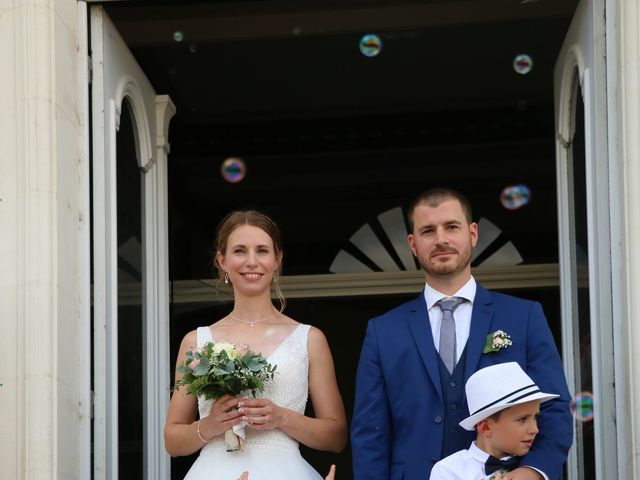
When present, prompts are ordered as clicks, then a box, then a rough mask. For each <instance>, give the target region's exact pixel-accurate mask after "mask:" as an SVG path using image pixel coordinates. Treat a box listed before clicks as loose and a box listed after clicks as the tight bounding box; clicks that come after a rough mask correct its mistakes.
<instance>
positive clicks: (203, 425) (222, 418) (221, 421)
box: [200, 394, 242, 440]
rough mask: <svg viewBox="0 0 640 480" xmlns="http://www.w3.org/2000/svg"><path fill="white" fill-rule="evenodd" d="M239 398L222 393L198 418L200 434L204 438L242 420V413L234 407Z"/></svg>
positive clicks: (210, 437) (219, 432) (214, 435)
mask: <svg viewBox="0 0 640 480" xmlns="http://www.w3.org/2000/svg"><path fill="white" fill-rule="evenodd" d="M239 401H240V399H239V398H237V397H233V396H231V395H228V394H227V395H222V396H221V397H218V399H217V400H216V401H215V402H213V405H211V412H210V413H209V415H208V416H207V417H203V418H202V420H200V434H201V435H202V437H203V438H205V439H206V440H211V439H212V438H213V437H217V436H218V435H222V434H223V433H224V432H226V431H227V430H229V429H230V428H231V427H233V426H234V425H238V424H239V423H240V422H241V421H242V414H241V413H240V412H239V411H238V409H237V408H236V407H237V406H238V402H239Z"/></svg>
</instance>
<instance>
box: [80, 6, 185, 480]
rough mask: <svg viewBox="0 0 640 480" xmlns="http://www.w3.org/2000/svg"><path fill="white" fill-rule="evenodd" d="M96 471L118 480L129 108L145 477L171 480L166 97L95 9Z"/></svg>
mask: <svg viewBox="0 0 640 480" xmlns="http://www.w3.org/2000/svg"><path fill="white" fill-rule="evenodd" d="M90 18H91V20H90V21H91V56H92V59H91V61H92V67H93V77H92V112H93V123H92V128H93V146H92V147H93V249H94V254H93V269H94V271H93V278H94V283H93V309H94V314H93V318H94V326H93V328H94V345H93V359H94V471H93V475H94V478H95V479H96V480H103V479H104V480H107V479H108V480H115V479H117V478H118V379H117V374H118V278H117V275H118V268H117V257H118V251H117V249H118V245H117V214H116V212H117V198H116V191H117V190H116V187H117V185H116V161H117V159H116V132H117V130H118V128H119V124H120V112H121V110H122V108H123V102H124V101H127V102H128V103H129V105H130V106H131V113H132V119H133V123H134V129H135V137H136V155H137V159H138V166H139V168H140V170H141V172H142V175H143V187H142V195H143V199H142V210H143V211H142V222H143V224H142V235H143V241H142V248H143V260H142V261H143V282H144V284H143V305H142V311H143V315H144V321H143V323H144V327H143V338H144V342H145V345H144V349H145V356H144V358H145V363H144V366H143V371H144V373H145V378H144V380H143V381H144V384H143V392H144V393H143V395H144V404H145V406H146V408H145V409H144V411H145V412H146V417H145V418H144V421H143V424H144V449H143V450H144V456H145V458H144V474H145V477H144V478H146V479H162V478H169V473H170V472H169V469H170V462H169V456H168V455H167V454H166V452H165V450H164V443H163V435H162V431H163V426H164V418H165V414H166V409H167V406H168V401H169V386H170V366H169V276H168V248H167V244H168V219H167V154H168V151H169V144H168V141H167V139H168V128H169V121H170V119H171V117H172V116H173V114H174V113H175V107H174V105H173V103H172V102H171V99H170V98H169V97H167V96H166V95H156V94H155V91H154V90H153V87H152V86H151V84H150V83H149V81H148V79H147V78H146V76H145V75H144V73H143V72H142V69H141V68H140V67H139V65H138V64H137V62H136V61H135V59H134V57H133V55H132V54H131V52H130V51H129V50H128V48H127V47H126V44H125V43H124V41H123V40H122V38H121V37H120V35H119V34H118V32H117V30H116V29H115V27H114V26H113V24H112V23H111V20H110V19H109V18H108V16H107V14H106V13H105V11H104V9H103V8H102V7H100V6H92V7H91V10H90Z"/></svg>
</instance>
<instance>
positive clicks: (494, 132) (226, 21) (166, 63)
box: [104, 0, 577, 480]
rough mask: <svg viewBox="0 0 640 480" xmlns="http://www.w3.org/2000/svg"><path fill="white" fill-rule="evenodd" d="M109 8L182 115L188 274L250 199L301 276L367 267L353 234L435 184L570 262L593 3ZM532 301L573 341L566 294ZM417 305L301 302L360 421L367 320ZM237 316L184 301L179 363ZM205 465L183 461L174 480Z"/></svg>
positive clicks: (177, 209)
mask: <svg viewBox="0 0 640 480" xmlns="http://www.w3.org/2000/svg"><path fill="white" fill-rule="evenodd" d="M104 5H105V8H106V10H107V12H108V14H109V16H110V17H111V18H112V20H113V21H114V23H115V24H116V26H117V27H118V29H119V31H120V32H121V34H122V36H123V38H124V39H125V41H126V43H127V45H128V46H129V48H130V49H131V51H132V52H133V53H134V55H135V57H136V58H137V60H138V62H139V63H140V65H141V66H142V68H143V70H144V71H145V73H146V74H147V76H148V77H149V79H150V80H151V82H152V84H153V85H154V87H155V89H156V91H157V92H158V93H159V94H168V95H170V96H171V98H172V100H173V101H174V103H175V105H176V107H177V113H176V116H175V117H174V118H173V119H172V121H171V127H170V142H171V154H170V156H169V168H170V172H169V208H170V211H169V217H170V276H171V280H172V281H174V282H175V281H179V280H192V279H205V278H211V277H213V276H214V272H213V270H212V264H211V251H212V241H213V233H214V230H215V227H216V225H217V224H218V222H219V221H220V219H221V218H222V217H223V216H224V215H225V214H226V213H228V212H229V211H230V210H232V209H237V208H249V207H251V208H258V209H259V210H262V211H264V212H265V213H267V214H269V215H271V216H272V217H273V218H274V219H275V220H276V222H277V223H278V224H279V225H280V227H281V230H282V232H283V236H284V242H285V266H284V273H285V274H288V275H299V274H327V273H330V265H331V262H332V260H333V259H334V258H335V256H336V254H337V253H338V252H339V251H340V250H341V249H345V250H348V251H350V252H352V253H353V254H354V255H355V256H357V257H358V258H361V259H362V260H363V261H365V262H366V260H367V259H366V258H362V254H361V252H358V251H357V249H355V248H354V247H353V245H352V244H350V242H349V238H350V236H351V235H352V234H353V233H354V232H355V231H356V230H358V228H360V227H361V226H362V225H364V224H369V225H371V226H372V228H373V229H374V231H376V232H377V233H379V230H380V227H379V225H378V224H377V220H376V218H377V216H378V215H379V214H380V213H381V212H384V211H387V210H389V209H391V208H395V207H402V208H405V207H406V206H407V204H408V203H409V202H410V201H411V199H412V198H413V197H414V196H415V195H416V194H417V193H419V192H420V191H422V190H424V189H426V188H428V187H430V186H435V185H451V186H454V187H456V188H458V189H460V190H461V191H463V192H464V193H465V194H467V195H468V196H469V197H470V199H471V201H472V204H473V206H474V217H475V218H476V219H479V218H487V219H490V220H491V222H493V223H494V224H495V225H497V226H498V227H499V228H500V230H501V232H502V233H501V237H503V239H504V241H506V240H509V241H511V242H513V244H514V245H515V246H516V247H517V249H518V251H519V252H520V254H521V255H522V258H523V262H524V263H529V264H536V263H555V262H557V255H558V253H557V216H556V178H555V151H554V148H555V146H554V107H553V77H552V76H553V67H554V63H555V58H556V56H557V54H558V52H559V49H560V46H561V44H562V40H563V38H564V36H565V34H566V32H567V29H568V26H569V23H570V21H571V17H572V14H573V11H574V9H575V7H576V5H577V2H576V1H568V0H521V1H513V0H509V1H507V0H451V1H447V0H442V1H413V2H407V1H405V2H399V3H393V4H390V2H383V1H364V0H362V1H360V0H345V1H342V2H337V1H324V2H319V1H305V2H288V1H275V0H273V1H272V0H263V1H238V0H237V1H233V2H221V1H212V2H186V1H182V2H151V1H148V2H147V1H145V2H142V1H139V2H128V1H127V2H124V1H122V2H120V1H114V2H105V4H104ZM368 33H374V34H377V35H378V36H379V38H380V39H381V42H382V48H381V50H380V52H379V54H378V55H377V56H374V57H366V56H364V55H363V54H362V53H361V52H360V50H359V42H360V39H361V38H362V36H363V35H365V34H368ZM519 54H527V55H529V56H530V58H531V59H532V60H533V68H532V69H531V71H530V72H529V73H527V74H521V73H518V72H516V70H515V69H514V59H515V57H516V56H517V55H519ZM229 157H238V158H241V159H242V160H243V161H244V163H245V165H246V176H245V178H244V179H243V180H242V181H240V182H237V183H231V182H228V181H226V180H225V179H224V178H223V176H222V175H221V165H222V163H223V162H224V160H225V159H227V158H229ZM512 185H526V186H527V187H528V188H529V189H530V192H531V199H530V201H529V202H528V203H526V204H525V205H523V206H522V207H521V208H518V209H514V210H511V209H508V208H505V206H504V204H502V203H501V201H500V194H501V192H502V191H503V189H504V188H505V187H508V186H512ZM490 253H491V252H487V253H486V254H485V257H486V256H487V255H489V254H490ZM481 261H482V258H479V259H478V260H477V262H476V263H478V262H481ZM368 265H369V267H370V268H371V270H373V271H376V270H381V268H380V267H379V266H378V265H375V264H371V262H369V264H368ZM518 294H520V295H522V296H529V297H531V298H536V299H538V300H540V301H542V302H543V306H544V307H545V311H546V313H547V315H548V317H549V320H550V323H551V325H552V328H553V329H554V331H555V332H557V337H556V338H557V339H558V341H559V339H560V336H559V330H560V323H559V322H560V318H559V307H558V305H559V300H558V292H557V290H556V289H550V290H539V291H535V292H533V291H529V292H518ZM404 298H406V296H405V297H403V298H402V299H404ZM402 299H401V298H399V297H397V296H380V297H379V298H365V297H358V298H355V297H353V298H345V299H296V300H294V301H291V302H289V308H288V310H287V313H288V314H290V315H291V316H293V317H294V318H298V319H299V320H301V321H303V322H305V323H312V324H314V325H317V326H318V327H320V328H322V329H323V331H325V333H326V334H327V337H328V339H329V342H330V344H331V347H332V350H333V352H334V355H335V357H336V358H335V360H336V368H337V371H338V375H339V383H340V386H341V390H342V393H343V396H344V399H345V404H346V407H347V413H348V415H350V413H351V412H350V408H351V405H352V403H353V377H354V372H355V366H356V361H357V357H358V354H359V348H360V342H361V339H362V335H363V333H364V326H365V324H366V321H367V319H368V318H370V317H371V316H373V315H376V314H379V313H382V312H383V311H385V310H386V309H388V308H390V307H392V306H394V305H396V304H397V303H399V302H400V301H401V300H402ZM228 309H229V305H228V304H224V303H217V304H213V303H212V304H200V305H185V304H178V303H174V304H173V305H172V317H171V335H172V345H173V350H172V355H173V356H175V349H176V346H177V343H179V341H180V339H181V338H182V336H183V335H184V334H185V333H186V332H187V331H188V330H190V329H193V328H194V327H195V326H197V325H203V324H207V323H211V322H213V321H215V319H216V318H219V316H220V315H222V314H224V313H226V311H228ZM304 454H305V456H306V458H308V459H309V461H310V462H311V463H312V464H313V465H314V466H316V467H317V468H318V469H319V471H321V472H325V471H326V469H327V466H328V465H329V464H330V463H337V464H338V469H339V478H340V479H344V480H346V479H349V478H351V477H350V475H351V472H350V467H349V463H350V454H349V452H348V451H346V452H345V453H343V454H340V455H333V454H321V453H317V452H308V451H305V452H304ZM191 461H192V459H190V458H187V459H180V460H175V461H174V463H173V478H182V477H183V476H184V473H185V472H186V469H188V464H189V463H190V462H191ZM134 470H135V469H134ZM123 478H124V477H123ZM131 478H139V477H137V476H135V475H134V476H133V477H131Z"/></svg>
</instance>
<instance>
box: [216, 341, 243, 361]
mask: <svg viewBox="0 0 640 480" xmlns="http://www.w3.org/2000/svg"><path fill="white" fill-rule="evenodd" d="M222 351H224V352H226V353H227V356H228V357H229V359H230V360H235V359H236V358H238V350H236V346H235V345H234V344H233V343H228V342H219V343H214V344H213V353H215V354H216V355H217V354H219V353H220V352H222Z"/></svg>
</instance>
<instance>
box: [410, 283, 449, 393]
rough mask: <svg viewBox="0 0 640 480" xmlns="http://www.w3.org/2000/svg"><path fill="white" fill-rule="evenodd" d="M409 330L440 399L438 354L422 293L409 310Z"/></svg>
mask: <svg viewBox="0 0 640 480" xmlns="http://www.w3.org/2000/svg"><path fill="white" fill-rule="evenodd" d="M408 323H409V329H410V330H411V334H412V335H413V340H414V341H415V342H416V347H417V348H418V352H419V353H420V357H421V358H422V362H423V363H424V366H425V367H426V368H427V372H428V373H429V377H431V382H432V383H433V385H434V387H435V389H436V390H437V391H438V395H439V396H440V398H442V386H441V384H440V370H439V368H438V354H437V352H436V348H435V346H434V344H433V335H432V334H431V325H430V323H429V312H428V311H427V303H426V302H425V300H424V293H423V294H420V296H419V297H418V298H416V300H415V301H414V302H413V305H411V306H410V308H409V318H408Z"/></svg>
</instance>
